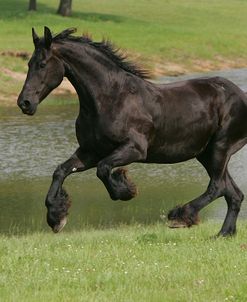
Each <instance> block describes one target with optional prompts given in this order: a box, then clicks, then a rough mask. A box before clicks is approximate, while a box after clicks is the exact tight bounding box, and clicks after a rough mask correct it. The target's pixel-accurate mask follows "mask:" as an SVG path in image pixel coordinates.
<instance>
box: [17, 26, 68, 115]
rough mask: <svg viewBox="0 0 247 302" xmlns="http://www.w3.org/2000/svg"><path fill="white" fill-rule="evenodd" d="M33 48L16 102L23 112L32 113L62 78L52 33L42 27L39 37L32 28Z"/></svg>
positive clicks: (61, 65)
mask: <svg viewBox="0 0 247 302" xmlns="http://www.w3.org/2000/svg"><path fill="white" fill-rule="evenodd" d="M32 36H33V43H34V46H35V50H34V52H33V55H32V58H31V59H30V61H29V63H28V67H29V69H28V73H27V78H26V81H25V84H24V86H23V88H22V91H21V93H20V95H19V97H18V100H17V104H18V106H19V107H20V108H21V110H22V112H23V113H25V114H29V115H33V114H34V113H35V112H36V109H37V106H38V104H39V103H40V102H41V101H42V100H43V99H44V98H45V97H46V96H47V95H48V94H49V93H50V92H51V91H52V90H53V89H55V88H56V87H57V86H58V85H59V84H60V83H61V82H62V80H63V77H64V72H65V69H64V65H63V62H62V61H61V60H60V59H59V58H58V57H57V56H56V50H55V48H54V47H53V46H52V34H51V31H50V29H49V28H48V27H45V28H44V37H43V38H39V37H38V35H37V34H36V33H35V31H34V29H32Z"/></svg>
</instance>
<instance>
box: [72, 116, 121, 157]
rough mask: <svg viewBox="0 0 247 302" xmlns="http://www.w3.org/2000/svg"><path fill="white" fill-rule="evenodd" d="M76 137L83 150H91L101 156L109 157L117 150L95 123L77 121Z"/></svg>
mask: <svg viewBox="0 0 247 302" xmlns="http://www.w3.org/2000/svg"><path fill="white" fill-rule="evenodd" d="M76 136H77V140H78V143H79V145H80V147H81V148H83V149H87V150H90V151H92V152H94V153H96V154H99V155H107V154H109V153H111V152H112V151H113V150H114V149H115V148H116V146H115V144H114V143H113V142H112V140H110V139H109V138H108V137H107V136H106V135H105V134H104V132H103V131H102V129H100V127H98V124H97V123H96V122H95V123H86V122H80V121H77V123H76Z"/></svg>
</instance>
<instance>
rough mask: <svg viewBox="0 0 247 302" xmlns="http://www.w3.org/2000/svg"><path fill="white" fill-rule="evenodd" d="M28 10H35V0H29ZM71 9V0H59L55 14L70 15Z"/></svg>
mask: <svg viewBox="0 0 247 302" xmlns="http://www.w3.org/2000/svg"><path fill="white" fill-rule="evenodd" d="M28 10H37V0H29V6H28ZM71 11H72V0H60V1H59V6H58V9H57V14H59V15H62V16H64V17H65V16H70V15H71Z"/></svg>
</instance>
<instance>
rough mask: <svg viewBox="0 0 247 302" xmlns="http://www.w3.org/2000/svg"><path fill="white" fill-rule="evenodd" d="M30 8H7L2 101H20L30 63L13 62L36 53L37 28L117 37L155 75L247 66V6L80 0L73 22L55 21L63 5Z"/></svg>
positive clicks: (49, 0) (1, 30) (44, 2)
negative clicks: (34, 31)
mask: <svg viewBox="0 0 247 302" xmlns="http://www.w3.org/2000/svg"><path fill="white" fill-rule="evenodd" d="M27 2H28V1H26V0H11V1H9V0H1V3H0V53H1V55H0V71H1V73H0V99H1V100H4V99H5V100H6V99H9V98H10V96H11V95H12V96H13V97H16V95H17V94H18V92H19V90H20V88H21V86H22V83H23V75H24V74H25V72H26V70H27V67H26V65H27V62H26V61H23V60H22V59H20V58H16V57H15V56H14V55H15V54H16V52H20V51H24V52H28V54H31V52H32V50H33V45H32V39H31V27H35V28H36V29H37V31H38V32H39V33H40V34H42V32H43V26H44V25H47V26H49V27H50V28H51V29H52V30H53V32H59V31H61V30H63V29H64V28H67V27H72V26H73V27H77V28H78V33H79V34H81V33H83V32H89V33H91V34H92V35H93V37H94V39H95V40H101V39H102V37H107V38H110V39H111V40H112V41H113V42H114V43H115V44H116V45H117V46H119V47H120V48H122V49H123V50H124V51H125V52H126V53H128V54H129V55H130V58H132V59H133V60H134V61H137V62H139V63H140V64H141V65H142V66H144V67H146V68H149V69H150V70H151V72H152V73H153V74H154V75H156V76H159V75H165V74H174V75H176V74H182V73H188V72H194V71H204V70H205V71H206V70H212V69H225V68H230V67H243V66H247V63H246V62H247V47H246V45H247V35H246V27H247V18H246V12H247V1H242V0H228V1H225V0H218V1H203V0H186V1H185V0H182V1H181V0H173V1H170V0H166V1H159V0H152V1H148V0H140V1H133V0H124V1H114V0H104V1H102V0H95V1H89V0H83V1H81V0H74V1H73V15H72V17H69V18H63V17H61V16H58V15H56V9H57V5H58V1H57V0H39V1H37V2H38V11H37V12H28V11H27ZM10 71H11V72H10ZM13 72H14V73H13Z"/></svg>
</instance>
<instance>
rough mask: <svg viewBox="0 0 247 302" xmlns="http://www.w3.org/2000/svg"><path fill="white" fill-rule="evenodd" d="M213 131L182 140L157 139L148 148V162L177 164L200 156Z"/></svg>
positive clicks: (189, 136) (209, 130)
mask: <svg viewBox="0 0 247 302" xmlns="http://www.w3.org/2000/svg"><path fill="white" fill-rule="evenodd" d="M212 132H214V131H213V129H212V128H211V129H208V130H207V131H202V132H200V133H197V134H196V135H192V134H191V135H188V136H187V137H183V138H182V137H180V139H177V140H174V139H170V140H169V139H167V140H165V139H164V140H165V141H163V142H162V139H157V140H156V141H155V142H154V144H153V145H151V146H150V147H149V148H148V152H147V159H146V161H147V162H150V163H151V162H153V163H177V162H182V161H186V160H188V159H191V158H194V157H196V156H198V155H199V154H200V153H202V152H203V150H205V148H206V146H207V144H208V142H209V141H210V138H211V137H212Z"/></svg>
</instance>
